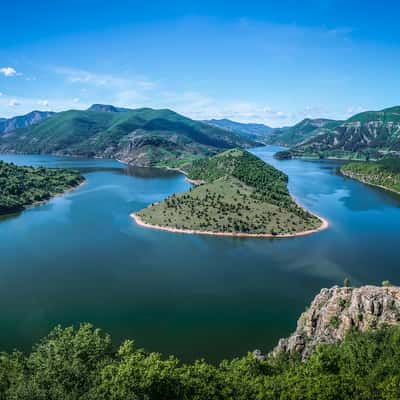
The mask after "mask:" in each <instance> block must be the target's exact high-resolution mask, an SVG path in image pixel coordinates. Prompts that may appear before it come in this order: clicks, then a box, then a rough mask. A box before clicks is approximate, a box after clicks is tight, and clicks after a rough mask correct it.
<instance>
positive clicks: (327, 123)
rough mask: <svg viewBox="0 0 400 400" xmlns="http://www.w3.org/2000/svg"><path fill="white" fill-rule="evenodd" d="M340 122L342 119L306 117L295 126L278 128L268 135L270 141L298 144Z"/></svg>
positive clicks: (281, 143)
mask: <svg viewBox="0 0 400 400" xmlns="http://www.w3.org/2000/svg"><path fill="white" fill-rule="evenodd" d="M340 123H341V121H335V120H332V119H324V118H317V119H310V118H306V119H304V120H303V121H301V122H299V123H298V124H296V125H294V126H291V127H289V128H285V129H283V130H282V129H281V130H276V131H275V132H274V134H273V135H271V136H269V137H268V143H269V144H275V145H278V146H287V147H292V146H296V145H299V144H301V143H303V142H304V141H307V140H309V139H310V138H313V137H315V136H318V135H321V134H323V133H324V132H327V131H328V130H329V129H331V128H333V127H336V126H337V125H339V124H340Z"/></svg>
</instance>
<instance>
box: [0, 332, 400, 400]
mask: <svg viewBox="0 0 400 400" xmlns="http://www.w3.org/2000/svg"><path fill="white" fill-rule="evenodd" d="M399 377H400V327H399V326H394V327H387V326H384V327H382V328H380V329H378V330H371V331H368V332H365V333H358V332H351V333H350V334H349V335H348V336H347V337H346V338H345V340H344V341H343V342H342V343H338V344H333V345H320V346H318V347H317V348H316V350H315V352H314V353H313V354H312V355H311V357H310V358H309V359H308V360H307V361H306V362H303V361H301V360H300V359H299V357H297V356H296V355H287V354H281V355H278V356H277V357H275V358H267V360H266V361H257V360H256V359H254V358H253V357H252V355H250V354H249V355H247V356H245V357H243V358H236V359H234V360H232V361H226V360H225V361H222V362H221V363H220V364H219V365H211V364H208V363H207V362H206V361H204V360H197V361H195V362H193V363H192V364H182V363H180V362H179V360H178V359H176V358H175V357H167V358H166V357H162V355H160V354H158V353H148V352H146V351H144V350H142V349H137V348H135V346H134V344H133V342H132V341H129V340H128V341H125V342H124V343H122V345H121V346H120V347H119V348H117V349H116V350H113V349H112V346H111V339H110V337H109V336H107V335H104V334H102V333H101V332H100V331H99V330H97V329H94V328H93V327H92V326H91V325H89V324H83V325H81V326H80V327H79V328H78V329H73V328H66V329H61V328H60V327H57V328H55V329H54V330H53V331H52V332H51V333H50V335H49V336H48V337H46V338H45V339H43V340H42V341H41V342H40V343H39V344H38V345H37V346H35V347H34V349H33V351H32V352H31V353H30V354H28V355H23V354H22V353H19V352H13V353H1V354H0V399H1V400H17V399H18V400H28V399H29V400H76V399H82V400H189V399H190V400H215V399H216V400H225V399H226V400H228V399H229V400H231V399H235V400H261V399H265V400H274V399H276V400H278V399H279V400H281V399H286V400H311V399H327V400H337V399H343V400H353V399H359V400H361V399H363V400H381V399H386V400H394V399H398V398H399V395H400V378H399Z"/></svg>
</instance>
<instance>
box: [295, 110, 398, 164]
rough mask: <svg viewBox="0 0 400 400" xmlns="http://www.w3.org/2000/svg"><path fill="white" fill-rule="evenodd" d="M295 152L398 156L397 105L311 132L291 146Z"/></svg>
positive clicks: (300, 153) (357, 155)
mask: <svg viewBox="0 0 400 400" xmlns="http://www.w3.org/2000/svg"><path fill="white" fill-rule="evenodd" d="M294 150H295V152H296V153H297V154H298V155H307V156H308V155H310V156H323V157H340V158H358V159H368V158H380V157H382V156H385V155H387V154H392V155H396V156H398V155H400V107H392V108H387V109H384V110H381V111H367V112H363V113H360V114H357V115H354V116H353V117H351V118H349V119H348V120H346V121H344V122H341V123H339V124H333V125H332V126H329V125H328V126H325V127H323V128H322V129H317V130H315V131H313V133H312V137H311V138H310V139H308V140H306V141H304V142H302V143H300V144H297V146H295V147H294Z"/></svg>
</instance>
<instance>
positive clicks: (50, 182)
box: [0, 161, 83, 214]
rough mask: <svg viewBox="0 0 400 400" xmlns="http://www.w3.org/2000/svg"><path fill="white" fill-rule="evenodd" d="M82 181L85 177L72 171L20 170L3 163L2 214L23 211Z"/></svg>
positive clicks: (0, 163)
mask: <svg viewBox="0 0 400 400" xmlns="http://www.w3.org/2000/svg"><path fill="white" fill-rule="evenodd" d="M82 181H83V177H82V176H81V175H80V174H79V173H78V172H75V171H71V170H65V169H52V168H34V167H18V166H16V165H14V164H9V163H5V162H3V161H0V214H8V213H13V212H17V211H21V210H23V209H24V208H25V207H26V206H28V205H31V204H33V203H36V202H39V201H43V200H48V199H49V198H50V197H51V196H54V195H56V194H59V193H63V192H65V191H66V190H68V189H71V188H73V187H75V186H77V185H79V184H80V183H81V182H82Z"/></svg>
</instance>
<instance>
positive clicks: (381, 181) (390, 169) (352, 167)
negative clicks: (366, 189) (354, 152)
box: [340, 158, 400, 193]
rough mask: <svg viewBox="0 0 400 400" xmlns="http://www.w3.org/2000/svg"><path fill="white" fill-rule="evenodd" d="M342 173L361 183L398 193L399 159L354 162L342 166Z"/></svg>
mask: <svg viewBox="0 0 400 400" xmlns="http://www.w3.org/2000/svg"><path fill="white" fill-rule="evenodd" d="M340 171H341V172H342V174H343V175H346V176H348V177H350V178H353V179H357V180H359V181H361V182H363V183H366V184H368V185H373V186H380V187H383V188H385V189H388V190H391V191H394V192H397V193H400V159H399V158H387V159H383V160H380V161H376V162H374V161H370V162H354V163H350V164H346V165H344V166H342V168H341V169H340Z"/></svg>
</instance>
